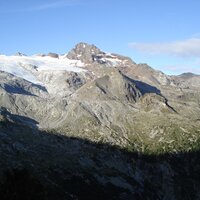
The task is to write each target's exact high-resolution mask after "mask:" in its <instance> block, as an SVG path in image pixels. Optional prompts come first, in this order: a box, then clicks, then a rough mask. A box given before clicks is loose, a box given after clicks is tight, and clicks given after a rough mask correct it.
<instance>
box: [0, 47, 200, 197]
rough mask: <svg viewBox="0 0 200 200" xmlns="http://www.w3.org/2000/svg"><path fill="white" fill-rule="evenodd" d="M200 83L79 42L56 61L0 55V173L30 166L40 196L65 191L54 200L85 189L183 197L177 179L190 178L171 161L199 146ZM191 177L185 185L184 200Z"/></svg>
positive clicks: (124, 194) (194, 190)
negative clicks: (39, 185) (54, 189)
mask: <svg viewBox="0 0 200 200" xmlns="http://www.w3.org/2000/svg"><path fill="white" fill-rule="evenodd" d="M199 86H200V76H198V75H195V74H190V73H185V74H182V75H179V76H169V75H166V74H164V73H162V72H160V71H156V70H154V69H153V68H151V67H150V66H148V65H147V64H136V63H135V62H134V61H132V60H131V59H130V58H128V57H125V56H121V55H117V54H112V53H105V52H103V51H102V50H100V49H98V48H97V47H96V46H94V45H89V44H86V43H79V44H77V45H76V46H75V47H74V48H73V49H72V50H71V51H70V52H69V53H67V54H64V55H58V54H55V53H49V54H48V55H33V56H26V55H24V54H22V53H18V54H16V55H15V56H3V55H0V106H1V111H0V122H1V126H0V137H1V139H2V140H1V147H0V150H1V152H2V153H3V154H2V155H3V156H2V159H1V162H2V163H3V160H5V161H6V162H5V163H4V167H2V170H1V171H0V173H1V174H2V173H3V171H5V170H7V169H11V170H12V169H14V170H15V171H14V172H12V173H13V174H11V175H13V176H15V175H16V173H17V174H18V173H21V172H20V171H19V170H21V169H26V170H28V172H31V171H34V170H33V168H34V169H35V171H34V176H36V177H38V179H39V182H41V183H42V185H44V186H45V187H47V188H48V191H49V190H51V189H49V188H52V187H53V185H57V187H58V188H59V189H58V190H59V191H63V189H61V187H64V185H65V186H66V188H67V189H66V191H68V193H66V194H65V192H64V193H62V192H61V193H62V195H61V196H62V197H56V198H59V199H70V198H71V199H84V194H83V193H81V191H82V190H88V189H89V188H92V184H95V186H96V188H97V190H98V192H97V193H99V194H100V193H102V195H103V196H102V198H107V199H108V197H109V199H112V198H113V199H130V198H133V197H134V198H135V199H184V198H185V199H187V197H185V196H182V194H181V191H182V188H181V189H180V188H179V192H177V194H176V191H175V189H174V188H176V187H177V188H178V187H179V184H178V183H177V181H179V182H180V181H181V173H185V172H186V171H187V172H188V177H189V176H190V175H191V176H193V175H194V174H192V172H191V171H190V167H191V166H190V165H187V164H186V167H185V169H183V171H181V172H180V173H179V172H178V170H177V168H176V167H177V166H178V165H175V164H173V161H174V159H175V160H179V159H180V162H182V163H184V164H185V163H187V161H188V160H187V159H189V158H187V159H186V160H185V159H184V156H185V155H186V157H187V155H188V154H189V153H188V152H190V153H191V152H194V151H195V152H198V150H199V138H200V90H199ZM72 138H74V139H72ZM75 138H76V139H75ZM13 145H14V146H13ZM43 147H44V148H43ZM113 148H114V149H113ZM48 152H49V153H48ZM136 155H137V156H136ZM138 155H139V157H138ZM140 155H141V157H140ZM179 155H180V157H179ZM192 155H193V154H192ZM197 155H198V153H196V154H195V155H194V158H193V161H192V162H194V163H193V164H195V163H196V168H195V169H196V170H197V171H198V169H199V163H198V162H199V161H198V159H197ZM16 156H17V157H16ZM135 156H136V157H135ZM146 156H147V157H146ZM152 156H153V157H152ZM162 156H164V157H162ZM171 156H172V157H171ZM16 158H17V159H16ZM148 159H150V160H148ZM151 159H152V160H151ZM159 159H161V160H159ZM41 160H46V161H45V162H44V163H43V164H41V163H40V161H41ZM69 160H70V161H71V163H69ZM155 160H156V161H155ZM142 165H143V166H144V167H143V168H142ZM2 166H3V165H2ZM18 166H19V167H18ZM47 166H51V167H50V168H51V169H48V170H47V172H46V173H45V172H44V169H46V168H47ZM75 166H77V168H74V167H75ZM73 168H74V171H73V170H72V169H73ZM153 168H155V170H153ZM133 169H134V170H133ZM51 170H53V171H51ZM65 170H66V172H65ZM79 170H80V171H79ZM56 171H57V172H56ZM151 171H152V176H151ZM9 173H10V172H9ZM56 173H58V177H60V179H56V180H54V179H55V177H56V175H55V174H56ZM156 173H158V174H160V176H161V179H162V180H161V179H160V178H157V177H156ZM174 174H176V175H177V176H176V175H174ZM9 176H10V175H9ZM16 176H17V175H16ZM28 176H29V175H28ZM86 176H87V178H86ZM73 177H75V180H77V182H73V184H75V185H74V186H73V187H75V186H76V184H78V182H79V184H78V187H82V186H83V187H85V188H82V189H81V190H80V191H79V190H77V191H79V193H77V191H76V190H74V188H73V187H72V186H71V187H70V185H69V182H70V181H72V179H73ZM11 178H12V177H11ZM29 178H30V177H29ZM31 180H32V179H31ZM28 181H29V180H28ZM162 181H163V182H162ZM191 181H193V180H191ZM198 181H199V179H197V180H196V179H195V180H194V182H189V183H192V184H193V185H194V187H193V186H191V188H190V190H189V194H190V195H193V196H194V198H192V199H198V198H199V193H198V187H196V186H195V184H197V183H200V182H198ZM33 182H34V181H33ZM46 182H48V184H47V183H46ZM150 182H152V183H153V184H152V191H151V187H150V186H148V184H149V183H150ZM160 182H162V187H161V186H160ZM34 183H35V182H34ZM80 183H81V184H80ZM2 184H3V183H2ZM81 185H82V186H81ZM108 185H109V186H108ZM188 185H189V184H186V186H188ZM181 186H182V184H180V187H181ZM186 186H185V185H184V187H186ZM34 187H35V186H34ZM106 187H107V188H109V189H107V190H106V189H105V188H106ZM156 187H161V189H160V190H156ZM44 190H45V189H44ZM89 190H90V189H89ZM177 190H178V189H177ZM102 191H104V192H105V193H104V192H102ZM40 192H41V191H40ZM42 192H44V191H42ZM54 192H55V191H54ZM55 193H56V192H55ZM54 195H55V194H54ZM63 195H66V196H67V197H66V198H64V197H63ZM73 195H74V196H73ZM93 195H94V194H93ZM110 195H111V196H112V198H111V196H110ZM50 196H51V195H50ZM86 196H87V195H86ZM48 198H49V196H48ZM48 198H47V199H48ZM94 198H96V197H94V196H93V199H94ZM43 199H44V198H43ZM54 199H55V198H54ZM85 199H92V194H91V197H88V198H85Z"/></svg>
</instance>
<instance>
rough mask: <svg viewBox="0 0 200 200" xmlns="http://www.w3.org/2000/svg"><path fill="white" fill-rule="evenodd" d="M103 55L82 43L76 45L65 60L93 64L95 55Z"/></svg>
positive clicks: (97, 49) (92, 46)
mask: <svg viewBox="0 0 200 200" xmlns="http://www.w3.org/2000/svg"><path fill="white" fill-rule="evenodd" d="M100 54H105V53H103V52H102V51H101V50H100V49H99V48H97V47H96V46H95V45H90V44H87V43H84V42H81V43H78V44H77V45H76V46H75V47H74V48H73V49H72V50H71V51H70V52H69V53H68V54H67V58H69V59H73V60H81V61H82V62H84V63H92V62H94V57H95V56H96V55H100Z"/></svg>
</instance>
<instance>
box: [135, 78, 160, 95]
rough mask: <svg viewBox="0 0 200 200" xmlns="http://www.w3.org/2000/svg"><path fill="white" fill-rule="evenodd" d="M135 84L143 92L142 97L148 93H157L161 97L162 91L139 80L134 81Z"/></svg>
mask: <svg viewBox="0 0 200 200" xmlns="http://www.w3.org/2000/svg"><path fill="white" fill-rule="evenodd" d="M133 82H134V83H135V85H136V87H137V88H138V89H139V90H140V91H141V93H142V95H144V94H146V93H156V94H158V95H161V91H160V90H159V89H158V88H156V87H154V86H152V85H149V84H147V83H144V82H142V81H137V80H133ZM161 96H162V95H161Z"/></svg>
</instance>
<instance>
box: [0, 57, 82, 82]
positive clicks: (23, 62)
mask: <svg viewBox="0 0 200 200" xmlns="http://www.w3.org/2000/svg"><path fill="white" fill-rule="evenodd" d="M83 66H84V64H83V63H82V62H81V61H80V60H70V59H68V58H66V57H65V56H59V58H52V57H50V56H44V57H42V56H5V55H0V71H5V72H8V73H11V74H13V75H15V76H18V77H20V78H23V79H26V80H28V81H30V82H33V83H38V82H39V81H38V79H37V76H36V74H37V73H38V72H42V71H55V72H56V71H63V70H64V71H71V72H83V71H86V70H84V69H83V68H81V67H83Z"/></svg>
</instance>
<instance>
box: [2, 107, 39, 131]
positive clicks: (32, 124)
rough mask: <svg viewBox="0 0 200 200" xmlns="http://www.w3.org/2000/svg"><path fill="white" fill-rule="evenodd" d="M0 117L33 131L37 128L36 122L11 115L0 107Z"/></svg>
mask: <svg viewBox="0 0 200 200" xmlns="http://www.w3.org/2000/svg"><path fill="white" fill-rule="evenodd" d="M0 115H3V116H6V118H7V119H9V120H11V121H13V122H14V123H16V124H21V125H27V126H30V127H31V128H34V129H37V128H38V127H37V125H38V122H37V121H36V120H34V119H31V118H29V117H25V116H20V115H15V114H11V113H10V112H8V111H7V109H6V108H4V107H0Z"/></svg>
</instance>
